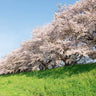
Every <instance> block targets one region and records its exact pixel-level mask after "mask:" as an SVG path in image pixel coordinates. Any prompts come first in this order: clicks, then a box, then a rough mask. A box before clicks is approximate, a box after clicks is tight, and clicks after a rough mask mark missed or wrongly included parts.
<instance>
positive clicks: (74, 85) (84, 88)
mask: <svg viewBox="0 0 96 96" xmlns="http://www.w3.org/2000/svg"><path fill="white" fill-rule="evenodd" d="M0 96H96V64H87V65H74V66H68V67H62V68H56V69H51V70H44V71H34V72H24V73H18V74H10V75H1V76H0Z"/></svg>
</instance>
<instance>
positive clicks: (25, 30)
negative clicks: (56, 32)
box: [0, 0, 77, 58]
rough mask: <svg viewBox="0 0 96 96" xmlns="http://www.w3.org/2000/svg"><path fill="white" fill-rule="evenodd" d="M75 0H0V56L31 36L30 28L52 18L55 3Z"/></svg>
mask: <svg viewBox="0 0 96 96" xmlns="http://www.w3.org/2000/svg"><path fill="white" fill-rule="evenodd" d="M76 1H77V0H0V58H1V57H4V56H5V55H6V54H8V53H9V52H10V51H12V50H13V49H16V48H18V47H19V46H20V42H22V41H25V40H26V39H30V38H31V37H32V29H33V28H35V27H37V26H42V25H44V24H47V23H49V22H51V21H52V20H53V15H54V12H55V11H56V9H57V6H56V5H57V4H58V3H62V5H64V4H66V5H69V4H74V3H75V2H76Z"/></svg>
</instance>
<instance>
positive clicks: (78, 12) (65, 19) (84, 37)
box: [0, 0, 96, 73]
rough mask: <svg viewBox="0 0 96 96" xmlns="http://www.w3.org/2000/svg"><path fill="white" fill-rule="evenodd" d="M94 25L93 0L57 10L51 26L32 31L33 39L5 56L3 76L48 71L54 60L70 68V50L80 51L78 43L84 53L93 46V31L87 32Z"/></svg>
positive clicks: (54, 63)
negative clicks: (60, 61)
mask: <svg viewBox="0 0 96 96" xmlns="http://www.w3.org/2000/svg"><path fill="white" fill-rule="evenodd" d="M95 24H96V0H82V1H78V2H76V3H75V4H74V5H69V6H68V7H65V6H59V10H58V11H57V12H55V15H54V20H53V21H52V23H50V24H48V25H44V26H43V27H42V28H36V29H34V30H33V37H32V39H30V40H28V41H25V42H23V43H22V44H21V47H20V48H19V49H16V50H14V51H13V52H11V53H10V54H8V55H7V56H6V57H5V58H4V59H3V60H1V63H0V64H3V67H2V68H5V69H4V70H5V71H6V72H5V71H4V72H5V73H8V72H9V73H14V72H19V71H20V72H21V71H25V70H28V71H30V70H33V67H34V66H38V67H39V68H40V69H47V68H48V66H49V65H52V67H53V68H54V67H55V66H56V64H57V60H62V61H63V62H65V65H69V63H68V62H67V61H68V58H69V57H70V56H69V55H68V51H69V50H72V49H73V50H76V49H77V50H78V49H80V47H82V46H81V45H80V46H79V45H78V44H79V43H80V42H81V43H82V44H83V46H84V48H86V51H87V50H89V44H90V45H92V44H93V43H94V44H95V41H94V42H93V40H94V39H95V35H94V34H95V31H96V29H94V28H93V29H91V31H90V28H92V26H95ZM93 31H94V32H93ZM94 44H93V45H94ZM93 45H92V46H93ZM79 51H80V50H79ZM79 51H78V52H79ZM74 52H75V51H73V52H71V53H70V54H73V53H74ZM77 56H79V55H77Z"/></svg>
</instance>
